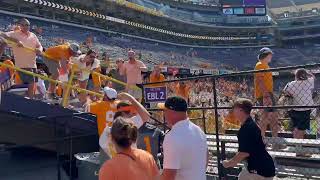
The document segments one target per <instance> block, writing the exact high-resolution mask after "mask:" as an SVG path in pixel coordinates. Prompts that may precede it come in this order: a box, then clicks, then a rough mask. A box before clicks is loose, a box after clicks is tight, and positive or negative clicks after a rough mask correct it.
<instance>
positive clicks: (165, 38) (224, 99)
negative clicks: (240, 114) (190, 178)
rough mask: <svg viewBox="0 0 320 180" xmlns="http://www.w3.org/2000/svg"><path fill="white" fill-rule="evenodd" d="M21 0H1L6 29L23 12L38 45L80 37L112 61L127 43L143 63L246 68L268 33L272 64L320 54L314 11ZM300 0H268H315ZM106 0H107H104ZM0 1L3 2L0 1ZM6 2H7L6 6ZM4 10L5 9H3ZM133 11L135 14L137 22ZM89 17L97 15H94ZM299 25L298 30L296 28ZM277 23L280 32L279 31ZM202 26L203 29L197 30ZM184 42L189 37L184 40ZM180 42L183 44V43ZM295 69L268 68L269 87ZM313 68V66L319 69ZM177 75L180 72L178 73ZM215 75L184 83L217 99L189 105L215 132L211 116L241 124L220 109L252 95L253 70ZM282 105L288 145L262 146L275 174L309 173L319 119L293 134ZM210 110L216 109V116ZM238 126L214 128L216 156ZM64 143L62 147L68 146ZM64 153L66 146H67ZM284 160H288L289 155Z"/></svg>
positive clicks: (230, 144)
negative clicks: (225, 12)
mask: <svg viewBox="0 0 320 180" xmlns="http://www.w3.org/2000/svg"><path fill="white" fill-rule="evenodd" d="M27 1H28V4H27V5H26V4H23V3H21V4H23V5H22V7H19V8H18V9H19V10H18V12H19V13H22V14H18V13H17V11H16V10H15V7H10V6H9V5H8V6H6V7H8V8H6V11H2V10H1V12H0V31H9V30H12V28H13V27H14V26H15V22H16V21H17V19H18V18H20V17H23V16H25V15H26V14H27V15H26V16H27V17H28V18H29V19H30V21H31V24H32V27H31V28H32V31H33V32H35V33H36V34H37V35H38V37H39V38H40V41H41V43H42V45H43V46H44V47H45V48H47V47H49V46H53V45H57V44H62V43H65V42H77V43H79V44H80V45H81V48H82V51H83V52H86V51H87V50H88V49H90V48H93V49H95V50H97V51H98V54H99V58H100V56H101V55H102V54H103V53H105V54H107V56H108V57H110V59H111V62H115V60H116V59H117V58H123V59H125V60H126V59H127V52H128V50H129V49H131V48H134V50H135V51H136V52H137V57H138V59H140V60H142V61H143V62H144V63H145V64H146V65H147V66H148V68H149V70H151V69H152V68H153V67H154V66H155V65H159V64H161V65H163V66H165V67H167V68H181V69H182V68H186V69H188V70H189V71H190V72H191V73H189V74H188V75H189V76H190V75H191V76H192V75H199V74H200V75H201V73H198V74H196V73H195V72H196V71H199V72H200V71H202V73H203V74H226V73H230V72H234V71H239V70H252V69H253V68H254V66H255V64H256V63H257V53H258V51H259V49H260V47H259V46H265V45H267V46H269V45H270V43H269V41H268V40H270V39H271V40H270V41H272V40H277V41H278V42H277V46H274V47H272V50H273V52H274V56H273V62H272V63H271V64H270V65H271V67H285V68H286V67H287V66H292V65H301V64H309V63H317V62H319V60H320V45H319V43H318V42H319V41H318V39H317V38H316V36H317V34H318V29H317V28H318V22H317V21H319V19H316V18H315V20H314V19H309V18H306V19H303V20H302V21H304V22H303V23H302V24H298V28H297V26H296V25H294V24H290V23H289V24H287V25H288V26H289V29H285V27H286V26H285V25H283V24H277V25H276V26H274V27H272V28H271V29H269V28H268V27H267V26H268V24H263V23H265V22H269V21H265V19H264V20H263V18H268V17H267V16H266V17H263V18H262V19H261V18H258V19H256V20H254V19H255V18H251V19H250V18H243V21H238V20H239V18H232V17H228V18H227V19H228V21H224V19H223V18H221V17H219V16H218V15H212V16H211V14H210V13H208V14H207V12H205V13H204V12H202V13H198V14H196V13H192V12H188V11H187V10H184V9H174V8H168V7H166V6H162V7H161V6H158V4H157V2H156V1H155V2H153V3H152V2H150V3H149V2H148V4H144V3H145V2H147V0H141V1H132V2H127V1H117V2H115V4H116V5H117V6H118V5H119V6H121V8H120V9H122V10H123V9H126V10H127V9H128V11H131V10H132V12H133V11H136V14H138V15H141V14H143V17H144V18H141V19H140V18H139V17H141V16H138V15H137V16H136V14H134V13H132V14H131V15H132V17H130V18H125V17H128V14H126V15H123V14H122V15H119V16H117V15H116V14H113V13H114V12H112V13H111V14H108V13H107V14H106V15H104V14H103V13H101V14H98V12H96V11H95V10H96V9H95V8H92V7H90V8H91V10H90V8H89V7H88V6H79V4H77V3H75V5H74V4H72V3H70V2H69V1H68V2H64V1H54V2H55V3H66V4H68V6H67V5H61V6H60V5H59V8H57V7H55V8H52V7H50V8H49V7H45V5H43V4H42V5H43V6H42V5H40V4H36V5H34V6H33V5H32V6H31V5H30V4H31V3H30V2H33V3H35V2H40V1H30V0H26V2H27ZM306 1H307V0H305V1H302V0H301V1H298V0H294V1H290V2H288V1H285V0H284V1H281V2H280V1H277V2H279V3H278V4H277V3H276V1H271V3H273V4H272V8H273V9H277V8H283V7H291V6H292V4H293V3H295V5H294V6H297V7H300V6H304V7H305V9H306V11H310V8H309V7H310V6H307V5H305V4H308V3H309V2H310V4H312V5H317V3H316V2H315V1H308V2H306ZM41 2H44V1H41ZM46 2H47V1H46ZM199 2H200V1H199ZM201 2H202V1H201ZM305 2H306V3H305ZM1 3H2V2H1ZM24 3H25V2H24ZM106 3H107V2H106ZM108 3H111V4H113V3H112V2H110V1H109V2H108ZM132 3H134V4H132ZM8 4H10V3H8ZM136 4H138V5H136ZM1 5H2V4H1ZM25 5H26V6H25ZM39 7H41V8H39ZM1 8H2V9H3V8H4V6H2V7H1ZM10 8H12V9H11V10H10ZM33 8H35V9H36V10H34V9H33ZM46 8H47V9H46ZM72 8H74V9H72ZM75 8H77V9H75ZM161 8H162V9H161ZM308 8H309V9H308ZM44 9H45V10H46V12H47V13H48V14H50V13H52V12H53V14H51V15H49V16H45V15H44V14H45V13H43V10H44ZM52 9H54V10H52ZM115 9H116V8H115ZM129 9H130V10H129ZM8 10H9V11H10V12H8ZM80 10H81V11H80ZM311 10H312V9H311ZM54 11H56V12H54ZM39 12H42V14H41V15H40V13H39ZM160 12H162V13H163V14H161V13H160ZM99 13H100V12H99ZM121 13H122V11H119V14H121ZM144 13H145V14H144ZM158 13H160V14H158ZM283 13H284V12H283ZM129 14H130V13H129ZM280 14H281V13H280ZM148 15H152V16H153V18H154V19H153V18H151V19H152V20H153V21H155V23H154V24H150V22H145V21H147V20H146V19H148V18H150V17H149V16H148ZM166 16H170V17H166ZM215 16H216V18H215ZM52 17H54V18H52ZM121 18H122V19H121ZM174 18H176V19H174ZM277 18H280V19H281V16H278V17H277ZM288 18H290V17H288ZM93 19H94V20H93ZM137 19H140V20H139V21H137V23H136V20H137ZM164 19H165V20H167V19H171V20H172V21H170V22H171V23H174V22H176V23H178V22H180V21H182V20H185V21H188V22H191V21H194V22H197V23H193V24H192V25H194V26H192V27H191V26H190V23H189V26H190V29H192V28H194V29H193V30H190V31H189V29H186V30H185V31H179V28H178V27H175V26H173V25H172V24H165V22H166V21H165V20H164ZM179 19H180V20H179ZM252 19H253V20H252ZM95 20H97V22H95ZM259 20H262V21H259ZM98 21H101V22H100V23H101V24H104V26H99V25H101V24H98ZM246 21H248V22H246ZM251 21H252V23H253V24H255V25H257V26H259V28H257V29H256V27H254V26H252V27H250V28H246V26H248V24H250V22H251ZM275 21H276V22H277V23H278V22H282V21H281V20H279V19H275ZM141 22H143V23H141ZM199 22H203V24H206V23H208V24H210V23H214V24H219V26H216V27H215V28H214V29H212V31H214V32H213V33H212V32H209V30H210V28H209V29H201V27H202V26H199ZM220 23H221V24H220ZM237 23H239V24H240V25H239V26H242V28H239V29H238V28H237V27H236V26H230V24H237ZM228 24H229V25H228ZM306 24H310V25H312V27H311V28H310V27H308V26H305V25H306ZM153 25H154V26H153ZM185 25H186V24H185ZM177 26H179V25H177ZM183 27H186V26H180V30H181V29H183ZM165 28H168V30H165ZM300 28H301V29H302V30H300ZM278 30H279V32H277V31H278ZM186 31H187V32H188V34H183V33H178V32H184V33H187V32H186ZM203 31H206V32H205V33H203ZM189 32H190V33H189ZM193 33H196V34H197V33H198V34H197V35H192V34H193ZM210 33H211V34H210ZM216 33H219V34H216ZM203 34H205V35H203ZM212 34H213V35H219V36H222V37H229V36H237V37H244V38H245V37H248V36H249V37H255V39H252V40H246V41H241V40H239V39H237V40H235V41H229V40H225V39H223V38H222V39H221V40H219V41H215V42H210V41H207V39H206V38H202V37H200V36H202V35H203V36H206V37H209V35H212ZM273 34H275V36H273ZM187 38H189V39H190V41H183V40H181V39H187ZM266 39H267V40H266ZM310 39H311V40H310ZM182 41H183V42H182ZM192 41H198V42H201V43H203V44H197V43H198V42H197V43H195V44H194V42H192ZM203 41H206V42H203ZM239 41H241V42H239ZM189 42H191V43H190V44H188V43H189ZM208 42H210V43H208ZM306 42H308V43H306ZM183 43H185V44H188V46H186V45H185V44H183ZM199 45H204V46H199ZM208 45H210V46H208ZM272 45H275V44H272ZM8 52H10V51H9V50H7V52H6V54H7V55H12V54H10V53H8ZM308 67H309V66H308ZM312 68H318V66H316V65H314V66H312ZM295 70H296V68H290V70H276V71H275V72H273V77H274V78H275V82H274V86H275V91H274V95H276V96H280V94H281V91H282V90H283V89H284V87H285V85H286V83H287V82H288V81H289V80H292V79H293V75H292V71H295ZM311 70H313V71H315V72H317V69H311ZM205 71H206V73H205ZM148 73H150V72H148ZM193 73H194V74H193ZM168 74H169V73H168ZM172 74H174V73H172ZM166 75H167V74H166ZM179 75H180V74H179ZM317 76H318V75H317ZM178 77H184V76H183V75H181V76H178ZM167 78H168V79H171V78H172V79H174V78H177V77H174V75H172V76H171V75H167ZM145 81H146V82H148V78H146V79H145ZM215 83H216V84H215V85H213V84H212V79H210V78H208V79H200V80H199V79H196V80H195V79H192V80H188V81H186V83H185V84H187V86H188V87H191V88H190V89H189V93H190V97H189V99H188V100H189V106H190V107H196V108H199V107H208V106H210V107H212V106H213V102H214V100H215V99H216V100H217V101H218V102H217V105H218V107H222V108H221V109H218V110H217V112H218V113H219V114H218V115H217V114H215V112H214V111H213V110H212V109H210V110H207V109H204V110H201V109H200V110H191V111H190V117H191V118H192V120H193V121H194V122H198V121H197V119H200V120H203V122H200V121H199V122H200V123H197V124H198V125H199V126H201V127H202V126H203V129H205V131H206V133H210V134H213V133H216V132H214V130H215V129H216V127H215V126H216V124H214V122H218V121H219V123H221V124H222V125H221V124H218V126H220V125H221V126H222V127H221V128H220V127H219V128H220V131H221V133H226V134H228V133H227V131H225V130H226V129H228V127H229V126H230V127H232V131H233V130H234V128H236V129H237V128H239V127H238V125H237V124H236V125H235V124H232V123H231V125H230V124H229V125H228V126H227V125H226V124H227V123H226V122H223V121H225V119H226V118H225V116H226V115H227V114H228V113H229V111H228V110H229V106H230V105H231V102H232V101H234V100H235V98H237V97H240V96H241V97H247V98H249V99H254V97H253V91H254V89H253V87H254V84H253V73H247V72H243V74H235V75H232V74H231V75H230V76H228V74H227V75H226V76H223V75H221V77H220V76H219V77H217V79H216V81H215ZM315 84H318V83H315ZM167 86H168V94H169V95H174V94H176V92H175V88H176V87H177V86H176V83H168V84H167ZM213 92H216V96H217V97H214V94H213ZM21 99H23V98H21ZM38 104H39V105H38V106H39V107H40V106H42V105H43V106H47V105H45V104H44V103H43V102H41V103H40V102H39V103H38ZM13 106H14V105H13ZM30 107H31V106H30ZM31 108H32V107H31ZM223 108H225V109H223ZM12 109H13V108H12ZM48 109H49V108H48ZM49 110H50V109H49ZM20 111H22V110H20ZM280 111H281V112H280V114H281V118H283V119H284V121H283V122H281V128H282V129H281V134H282V135H284V136H289V139H283V140H284V142H285V144H287V145H288V146H289V147H288V148H287V149H286V150H273V149H270V148H268V151H269V152H270V154H271V155H272V156H273V157H275V158H276V160H277V174H278V175H281V174H283V175H286V176H289V179H292V178H293V177H301V175H304V176H305V177H306V178H309V179H313V178H314V177H315V176H319V175H320V173H319V172H318V170H317V169H316V168H317V167H318V164H319V161H320V158H319V150H318V149H319V140H318V139H315V138H316V134H317V133H318V132H317V128H318V129H319V125H318V123H319V122H317V121H316V120H315V117H312V120H311V129H310V130H309V131H308V132H307V135H308V136H307V138H308V139H306V140H293V139H292V134H291V130H290V128H289V123H288V116H287V115H286V114H285V113H283V112H282V111H285V110H280ZM253 114H255V115H257V112H256V111H255V112H254V113H253ZM215 115H217V117H218V118H217V119H216V121H215V118H216V116H215ZM12 116H13V115H12ZM199 117H200V118H199ZM19 118H20V117H16V119H19ZM222 122H223V123H222ZM202 123H203V124H202ZM206 123H207V124H206ZM230 127H229V128H230ZM220 131H219V132H220ZM289 131H290V132H289ZM236 132H237V130H234V131H233V132H232V133H230V135H226V136H220V138H221V139H220V142H221V145H222V146H221V147H220V148H221V149H222V154H221V156H222V159H223V158H225V157H228V158H229V157H231V155H234V154H235V152H237V148H238V145H237V139H236V136H234V134H235V133H236ZM11 133H12V136H14V131H12V132H11ZM20 138H21V139H23V134H22V135H21V136H20ZM207 138H208V140H209V141H210V143H209V147H210V152H211V153H212V154H213V155H219V154H217V143H215V141H217V139H216V136H213V135H208V136H207ZM270 139H271V138H267V140H270ZM297 146H301V147H303V148H306V149H307V150H311V152H312V153H313V155H312V157H311V158H305V157H296V154H295V153H296V147H297ZM48 149H50V150H52V149H55V147H54V146H53V145H52V146H50V148H48ZM65 151H68V149H66V150H65ZM0 153H1V152H0ZM65 153H66V154H67V153H68V152H65ZM288 159H289V160H288ZM290 160H292V161H294V162H295V163H292V162H291V161H290ZM218 161H219V158H218V159H217V158H216V157H213V158H211V159H210V167H209V169H208V172H209V173H210V172H211V173H213V174H217V173H218V172H217V170H218V169H217V166H218V165H217V163H218ZM71 166H72V165H70V167H71ZM241 167H243V165H242V164H241V165H240V166H238V167H237V168H235V169H232V170H230V171H229V172H228V173H230V172H233V171H234V172H233V173H230V174H232V175H234V176H237V175H238V174H239V168H241ZM95 173H96V172H95ZM20 179H21V178H20Z"/></svg>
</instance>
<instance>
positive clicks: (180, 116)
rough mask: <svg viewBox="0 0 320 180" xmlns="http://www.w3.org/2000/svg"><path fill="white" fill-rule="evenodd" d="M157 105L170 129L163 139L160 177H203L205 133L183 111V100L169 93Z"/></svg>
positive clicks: (187, 179)
mask: <svg viewBox="0 0 320 180" xmlns="http://www.w3.org/2000/svg"><path fill="white" fill-rule="evenodd" d="M159 108H162V109H164V116H165V119H166V121H167V122H168V124H169V126H170V127H171V131H170V132H169V133H168V134H167V135H166V136H165V138H164V142H163V155H164V161H163V173H162V175H161V180H205V179H206V168H207V162H208V145H207V140H206V135H205V134H204V132H203V131H202V130H201V128H200V127H198V126H196V125H195V124H193V123H192V122H191V121H190V120H189V118H188V115H187V109H188V108H187V102H186V101H185V100H184V99H183V98H182V97H178V96H174V97H170V98H168V99H167V100H166V102H165V103H164V104H163V103H162V104H159Z"/></svg>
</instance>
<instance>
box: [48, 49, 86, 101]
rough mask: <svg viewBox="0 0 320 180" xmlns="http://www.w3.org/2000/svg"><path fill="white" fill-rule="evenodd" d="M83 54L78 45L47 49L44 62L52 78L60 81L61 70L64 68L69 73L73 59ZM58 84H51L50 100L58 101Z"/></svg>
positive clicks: (49, 89) (49, 90)
mask: <svg viewBox="0 0 320 180" xmlns="http://www.w3.org/2000/svg"><path fill="white" fill-rule="evenodd" d="M80 54H81V51H80V47H79V45H78V44H76V43H72V44H69V43H67V44H63V45H58V46H53V47H49V48H47V49H46V51H45V54H44V58H43V62H44V63H45V65H46V66H47V67H48V70H49V72H50V74H51V75H50V78H51V79H53V80H58V78H59V69H60V68H62V69H63V70H64V71H67V64H68V61H69V59H70V58H71V57H73V56H79V55H80ZM55 89H56V83H54V82H50V84H49V88H48V98H49V99H57V96H56V94H55Z"/></svg>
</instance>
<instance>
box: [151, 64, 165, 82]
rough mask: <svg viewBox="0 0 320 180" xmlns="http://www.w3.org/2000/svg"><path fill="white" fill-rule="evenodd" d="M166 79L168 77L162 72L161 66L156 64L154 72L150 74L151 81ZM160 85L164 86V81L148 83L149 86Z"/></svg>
mask: <svg viewBox="0 0 320 180" xmlns="http://www.w3.org/2000/svg"><path fill="white" fill-rule="evenodd" d="M165 80H166V78H165V77H164V75H163V74H162V73H161V68H160V66H158V65H157V66H155V67H154V69H153V71H152V73H151V74H150V83H155V82H163V81H165ZM158 86H164V83H159V84H152V85H148V87H158Z"/></svg>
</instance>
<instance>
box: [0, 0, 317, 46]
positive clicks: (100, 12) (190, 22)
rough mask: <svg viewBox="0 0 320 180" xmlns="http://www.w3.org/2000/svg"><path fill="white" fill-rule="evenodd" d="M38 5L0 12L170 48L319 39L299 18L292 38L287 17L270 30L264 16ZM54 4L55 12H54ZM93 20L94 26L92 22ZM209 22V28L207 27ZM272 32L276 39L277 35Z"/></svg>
mask: <svg viewBox="0 0 320 180" xmlns="http://www.w3.org/2000/svg"><path fill="white" fill-rule="evenodd" d="M132 1H135V0H132ZM36 2H37V3H36ZM39 2H40V1H32V0H14V1H9V0H4V1H2V2H1V3H2V4H1V8H2V9H5V10H9V11H11V12H12V11H13V12H18V13H23V14H30V15H35V16H40V17H45V18H48V19H55V20H60V21H64V22H72V23H76V24H81V25H86V26H91V27H98V28H102V29H107V30H111V31H114V32H119V33H126V34H130V35H136V36H142V37H148V38H151V39H156V40H161V41H166V42H171V43H179V44H184V45H191V46H212V47H223V48H225V47H228V48H233V47H255V46H274V45H276V44H280V45H281V44H287V42H290V43H291V40H292V39H294V40H295V41H294V43H295V42H296V39H298V41H299V42H302V44H305V43H314V42H315V41H317V37H318V34H317V32H316V31H314V30H310V28H309V30H308V26H310V25H312V26H311V27H312V28H313V27H315V26H316V27H317V26H319V24H320V23H319V20H317V18H316V17H317V16H312V17H308V18H303V19H301V21H302V22H303V23H302V25H299V27H298V28H300V29H301V28H302V29H306V30H303V32H301V31H299V32H296V29H293V30H292V29H290V28H291V27H295V26H296V21H294V22H293V23H291V24H289V25H288V26H289V30H288V29H284V28H288V26H287V27H283V24H284V25H285V23H284V22H286V23H287V24H288V22H291V21H292V19H291V18H290V17H288V18H286V19H285V20H282V19H281V18H280V19H277V18H274V22H276V24H274V25H272V26H270V24H269V25H268V24H263V21H262V22H260V21H259V20H261V18H262V19H264V18H268V17H267V16H262V17H241V18H239V17H230V16H224V17H223V16H220V15H214V16H213V15H208V14H205V13H204V14H201V13H194V12H191V13H190V12H187V11H185V10H179V9H174V8H170V7H169V8H168V7H167V6H161V5H160V7H165V8H162V9H160V10H162V11H160V10H159V8H158V9H157V8H153V5H159V4H157V3H155V2H151V1H149V0H141V1H137V2H140V4H139V5H137V4H135V3H132V2H128V1H123V0H117V1H103V2H102V1H82V0H80V1H77V2H75V1H57V0H52V1H42V2H46V3H42V4H41V5H40V4H39ZM53 2H54V3H55V7H53V4H54V3H53ZM146 2H148V3H146ZM58 3H59V4H58ZM270 3H271V5H270V7H271V10H270V11H272V9H273V8H278V7H282V6H287V5H288V4H285V3H279V5H277V3H276V1H269V4H270ZM296 4H298V5H299V6H300V5H301V4H302V2H300V1H296ZM312 4H314V3H312ZM316 4H317V3H316ZM151 5H152V6H151ZM57 6H59V7H57ZM308 6H309V5H308ZM106 11H107V13H106ZM141 12H142V13H141ZM157 12H162V13H157ZM106 15H107V16H106ZM272 16H274V15H272ZM92 19H95V20H94V21H92ZM288 19H289V20H290V21H289V20H288ZM240 20H243V21H240ZM286 20H288V21H286ZM200 21H202V23H200ZM210 21H211V24H210V23H209V22H210ZM232 22H235V23H232ZM237 22H238V23H237ZM239 22H241V23H239ZM246 22H247V23H246ZM257 22H260V23H257ZM268 22H269V21H268ZM277 29H278V30H279V32H280V33H277V32H278V31H277ZM287 31H290V32H287ZM291 31H293V32H291ZM311 37H312V38H311ZM314 37H316V38H314ZM290 43H289V44H290Z"/></svg>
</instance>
